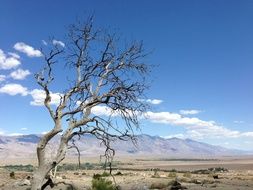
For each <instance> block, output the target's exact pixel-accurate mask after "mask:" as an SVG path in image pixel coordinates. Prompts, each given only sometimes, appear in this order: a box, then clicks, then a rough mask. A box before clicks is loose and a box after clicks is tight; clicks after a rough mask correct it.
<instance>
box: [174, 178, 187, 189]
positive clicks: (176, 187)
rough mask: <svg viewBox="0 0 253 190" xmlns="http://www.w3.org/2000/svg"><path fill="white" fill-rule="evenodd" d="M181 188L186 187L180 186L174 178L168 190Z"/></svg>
mask: <svg viewBox="0 0 253 190" xmlns="http://www.w3.org/2000/svg"><path fill="white" fill-rule="evenodd" d="M181 189H187V187H184V186H182V185H181V183H179V182H178V181H176V180H175V181H174V182H173V183H172V184H171V186H170V190H181Z"/></svg>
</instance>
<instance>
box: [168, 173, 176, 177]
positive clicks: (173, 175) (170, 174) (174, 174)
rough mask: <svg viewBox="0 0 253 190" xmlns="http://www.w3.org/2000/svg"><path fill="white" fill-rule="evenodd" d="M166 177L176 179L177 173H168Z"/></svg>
mask: <svg viewBox="0 0 253 190" xmlns="http://www.w3.org/2000/svg"><path fill="white" fill-rule="evenodd" d="M168 177H170V178H175V177H177V173H176V172H170V173H169V174H168Z"/></svg>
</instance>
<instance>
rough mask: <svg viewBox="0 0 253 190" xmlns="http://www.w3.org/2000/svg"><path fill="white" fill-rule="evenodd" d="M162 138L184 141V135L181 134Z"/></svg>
mask: <svg viewBox="0 0 253 190" xmlns="http://www.w3.org/2000/svg"><path fill="white" fill-rule="evenodd" d="M163 138H165V139H171V138H180V139H184V138H185V135H184V134H182V133H179V134H174V135H168V136H163Z"/></svg>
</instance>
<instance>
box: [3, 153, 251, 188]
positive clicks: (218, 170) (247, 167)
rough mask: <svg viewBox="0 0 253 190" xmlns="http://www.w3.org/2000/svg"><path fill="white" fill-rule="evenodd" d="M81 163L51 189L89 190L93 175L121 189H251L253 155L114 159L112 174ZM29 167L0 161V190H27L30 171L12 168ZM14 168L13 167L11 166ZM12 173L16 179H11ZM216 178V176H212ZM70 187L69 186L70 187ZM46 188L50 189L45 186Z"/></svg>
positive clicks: (69, 162) (89, 161) (94, 161)
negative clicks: (207, 157) (174, 186)
mask: <svg viewBox="0 0 253 190" xmlns="http://www.w3.org/2000/svg"><path fill="white" fill-rule="evenodd" d="M81 163H82V164H83V165H86V166H94V167H87V168H80V169H79V168H78V167H77V168H76V169H75V168H74V169H73V168H70V167H66V168H65V169H60V167H59V171H58V172H57V173H56V177H55V181H57V182H61V181H64V182H65V183H66V184H62V183H59V185H57V186H55V187H54V188H53V189H56V190H60V189H62V190H65V189H66V190H67V189H72V187H74V188H75V189H80V190H81V189H84V190H85V189H87V190H88V189H92V179H93V176H94V174H100V175H102V177H103V178H104V179H106V180H110V181H112V183H113V184H115V185H117V186H118V188H119V189H122V190H148V189H164V190H165V189H171V187H172V186H171V185H172V184H173V182H175V181H177V182H179V183H180V185H181V188H182V189H189V190H202V189H203V190H204V189H205V190H206V189H219V190H252V189H253V156H241V157H240V156H237V157H220V158H211V159H204V158H203V159H194V158H189V159H186V158H165V157H147V156H138V157H131V156H129V157H115V159H114V163H115V165H113V170H112V174H113V176H111V175H104V174H109V171H108V170H106V171H105V170H104V169H102V168H99V167H97V166H99V164H101V162H100V158H99V157H82V158H81ZM27 164H31V165H33V166H35V167H36V159H34V158H31V159H23V160H22V159H20V160H17V159H15V160H14V159H13V160H12V159H7V160H1V162H0V165H1V168H0V189H1V190H18V189H20V190H28V189H29V187H30V185H29V180H27V178H28V179H29V177H28V176H30V177H31V176H32V172H31V171H26V170H24V169H22V167H16V168H15V171H14V169H13V168H14V166H15V165H23V166H26V165H27ZM11 166H13V167H11ZM63 166H77V159H76V158H72V157H71V158H68V159H66V160H65V161H64V163H63ZM11 172H14V175H15V176H11ZM214 176H216V177H214ZM69 184H70V185H71V186H72V187H71V186H70V185H69ZM47 189H51V188H49V187H47Z"/></svg>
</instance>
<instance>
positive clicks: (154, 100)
mask: <svg viewBox="0 0 253 190" xmlns="http://www.w3.org/2000/svg"><path fill="white" fill-rule="evenodd" d="M139 101H142V102H147V103H150V104H154V105H158V104H161V103H162V102H163V100H159V99H139Z"/></svg>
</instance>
